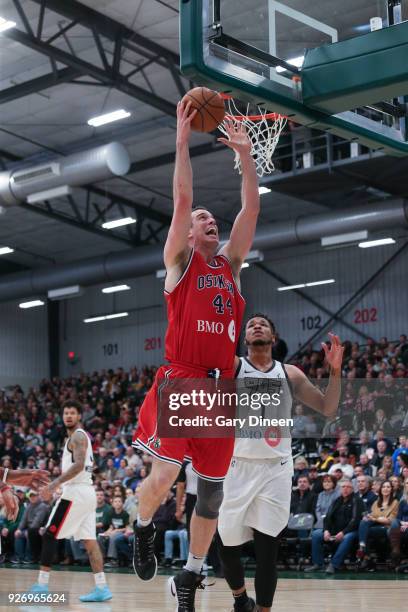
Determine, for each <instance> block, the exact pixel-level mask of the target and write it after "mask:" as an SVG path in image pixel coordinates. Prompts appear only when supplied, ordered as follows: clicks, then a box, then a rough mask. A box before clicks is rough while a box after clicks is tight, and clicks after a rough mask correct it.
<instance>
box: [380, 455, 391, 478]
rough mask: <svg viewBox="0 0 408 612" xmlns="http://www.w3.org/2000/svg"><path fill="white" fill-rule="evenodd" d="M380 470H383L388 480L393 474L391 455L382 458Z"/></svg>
mask: <svg viewBox="0 0 408 612" xmlns="http://www.w3.org/2000/svg"><path fill="white" fill-rule="evenodd" d="M381 469H383V470H385V472H386V478H387V480H388V479H389V478H390V476H391V475H392V473H393V469H392V457H391V455H385V457H383V460H382V465H381Z"/></svg>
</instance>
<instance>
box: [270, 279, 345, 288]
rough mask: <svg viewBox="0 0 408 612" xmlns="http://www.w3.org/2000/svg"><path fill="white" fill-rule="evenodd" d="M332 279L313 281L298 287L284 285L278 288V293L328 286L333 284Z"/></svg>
mask: <svg viewBox="0 0 408 612" xmlns="http://www.w3.org/2000/svg"><path fill="white" fill-rule="evenodd" d="M335 282H336V281H335V280H334V278H328V279H327V280H321V281H313V282H312V283H300V284H299V285H286V286H285V287H278V291H290V290H291V289H303V288H304V287H317V286H318V285H329V284H331V283H335Z"/></svg>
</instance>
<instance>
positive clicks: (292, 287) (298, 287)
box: [278, 283, 306, 291]
mask: <svg viewBox="0 0 408 612" xmlns="http://www.w3.org/2000/svg"><path fill="white" fill-rule="evenodd" d="M302 287H306V285H305V283H301V284H300V285H286V286H285V287H278V291H290V290H291V289H301V288H302Z"/></svg>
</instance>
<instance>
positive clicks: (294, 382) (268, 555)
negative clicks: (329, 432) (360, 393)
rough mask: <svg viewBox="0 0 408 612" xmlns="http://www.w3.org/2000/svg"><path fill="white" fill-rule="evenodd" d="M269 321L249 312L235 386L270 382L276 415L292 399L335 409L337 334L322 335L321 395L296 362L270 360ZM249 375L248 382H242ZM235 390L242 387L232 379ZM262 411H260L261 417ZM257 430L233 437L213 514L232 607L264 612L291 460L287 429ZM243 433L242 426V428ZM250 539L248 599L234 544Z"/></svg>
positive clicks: (237, 611) (327, 412) (285, 513)
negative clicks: (324, 380) (251, 592)
mask: <svg viewBox="0 0 408 612" xmlns="http://www.w3.org/2000/svg"><path fill="white" fill-rule="evenodd" d="M274 334H275V327H274V324H273V323H272V321H270V320H269V319H268V317H267V316H265V315H261V314H257V315H254V316H253V317H252V318H250V319H249V321H248V322H247V325H246V328H245V344H246V345H247V347H248V356H247V357H241V358H240V359H239V358H238V357H237V358H236V367H237V372H236V376H237V378H238V379H240V378H242V379H244V380H243V381H242V385H245V382H244V381H245V379H248V381H247V384H249V385H250V386H251V381H253V382H254V383H258V384H259V385H262V384H264V385H268V386H269V389H271V385H272V386H275V387H276V391H279V393H280V396H279V397H280V405H279V409H278V414H277V415H276V414H275V415H273V416H275V417H276V416H279V418H290V416H291V408H292V400H293V397H295V398H296V399H297V400H298V401H300V402H302V403H304V404H306V405H307V406H309V407H310V408H313V409H314V410H316V411H318V412H320V413H321V414H323V415H324V416H326V417H333V416H334V415H335V414H336V411H337V407H338V403H339V399H340V393H341V364H342V358H343V351H344V349H343V347H342V346H341V342H340V339H339V337H338V336H335V335H333V334H329V336H330V341H331V346H330V348H329V347H328V346H327V345H326V344H325V343H322V347H323V349H324V353H325V357H326V360H327V363H328V364H329V366H330V378H329V382H328V385H327V389H326V393H325V394H324V395H323V393H322V392H321V391H320V390H319V389H318V388H317V387H315V386H314V385H313V384H312V383H311V382H310V381H309V380H308V379H307V378H306V376H305V374H304V373H303V372H302V371H301V370H300V369H299V368H297V367H296V366H293V365H286V366H284V365H283V364H282V363H279V362H278V361H275V360H274V359H273V358H272V345H273V343H274V341H275V338H274ZM249 379H251V380H249ZM240 388H242V386H241V385H240ZM264 416H265V417H266V416H267V414H265V415H264ZM270 433H271V432H268V431H267V430H264V432H263V435H262V436H261V437H259V438H251V437H247V438H244V437H242V438H239V437H238V438H237V439H236V440H235V447H234V455H233V458H232V461H231V465H230V469H229V471H228V474H227V478H226V480H225V484H224V501H223V504H222V506H221V510H220V516H219V520H218V533H219V536H220V540H219V544H220V555H221V559H222V562H223V566H224V573H225V578H226V580H227V582H228V584H229V586H230V588H231V590H232V593H233V596H234V612H251V611H252V610H253V611H255V610H258V611H259V612H267V611H268V610H270V609H271V607H272V602H273V597H274V593H275V590H276V584H277V571H276V561H277V553H278V544H279V539H278V536H279V534H280V533H281V531H282V530H283V529H284V528H285V527H286V525H287V522H288V518H289V508H290V497H291V489H292V476H293V461H292V449H291V440H290V435H289V431H288V430H286V432H284V433H282V435H281V436H280V435H279V431H277V432H276V431H275V435H274V436H270V435H269V434H270ZM247 435H248V436H249V435H250V434H249V432H248V434H247ZM249 540H253V541H254V547H255V555H256V562H257V565H256V573H255V592H256V603H255V601H254V600H253V599H251V598H249V597H248V595H247V593H246V587H245V577H244V569H243V566H242V563H241V559H240V556H241V555H240V553H241V547H242V544H244V543H245V542H248V541H249Z"/></svg>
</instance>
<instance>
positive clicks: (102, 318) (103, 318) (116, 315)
mask: <svg viewBox="0 0 408 612" xmlns="http://www.w3.org/2000/svg"><path fill="white" fill-rule="evenodd" d="M128 316H129V313H128V312H114V313H112V314H108V315H99V316H98V317H89V318H88V319H84V323H97V322H98V321H107V320H109V319H119V318H121V317H128Z"/></svg>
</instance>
